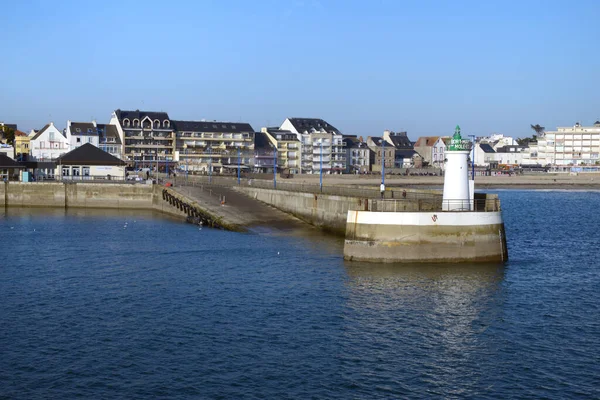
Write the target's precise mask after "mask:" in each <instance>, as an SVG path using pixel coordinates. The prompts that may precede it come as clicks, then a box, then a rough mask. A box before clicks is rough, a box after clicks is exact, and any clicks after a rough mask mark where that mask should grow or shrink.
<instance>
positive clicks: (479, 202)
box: [349, 197, 500, 212]
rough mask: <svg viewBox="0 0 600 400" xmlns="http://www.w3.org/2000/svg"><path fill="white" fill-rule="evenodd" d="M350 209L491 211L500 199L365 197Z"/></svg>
mask: <svg viewBox="0 0 600 400" xmlns="http://www.w3.org/2000/svg"><path fill="white" fill-rule="evenodd" d="M349 210H351V211H378V212H402V211H408V212H410V211H413V212H426V211H435V212H444V211H452V212H461V211H466V212H492V211H500V199H498V198H497V197H492V198H489V199H488V198H485V199H475V200H442V199H441V198H421V199H416V200H415V199H389V200H381V199H373V200H369V199H365V200H363V201H360V202H358V203H357V204H352V205H350V207H349Z"/></svg>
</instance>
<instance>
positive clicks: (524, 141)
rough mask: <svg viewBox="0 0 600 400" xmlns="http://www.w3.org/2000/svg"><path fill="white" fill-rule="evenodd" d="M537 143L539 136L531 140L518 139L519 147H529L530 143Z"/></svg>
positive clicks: (534, 136)
mask: <svg viewBox="0 0 600 400" xmlns="http://www.w3.org/2000/svg"><path fill="white" fill-rule="evenodd" d="M536 142H537V136H536V135H533V136H531V137H530V138H529V137H526V138H517V144H518V145H519V146H529V143H536Z"/></svg>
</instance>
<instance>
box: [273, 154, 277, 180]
mask: <svg viewBox="0 0 600 400" xmlns="http://www.w3.org/2000/svg"><path fill="white" fill-rule="evenodd" d="M273 188H274V189H277V146H275V150H274V151H273Z"/></svg>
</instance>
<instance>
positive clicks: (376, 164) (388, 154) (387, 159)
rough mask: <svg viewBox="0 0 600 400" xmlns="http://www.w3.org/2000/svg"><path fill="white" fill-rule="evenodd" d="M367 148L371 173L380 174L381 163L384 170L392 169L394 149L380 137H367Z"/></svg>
mask: <svg viewBox="0 0 600 400" xmlns="http://www.w3.org/2000/svg"><path fill="white" fill-rule="evenodd" d="M367 146H369V149H371V171H374V172H381V165H382V161H383V165H384V168H386V169H391V168H394V162H395V159H396V149H395V148H394V146H391V145H389V144H388V143H387V142H386V141H385V140H384V139H383V138H382V137H376V136H369V137H368V138H367Z"/></svg>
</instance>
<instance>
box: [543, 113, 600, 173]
mask: <svg viewBox="0 0 600 400" xmlns="http://www.w3.org/2000/svg"><path fill="white" fill-rule="evenodd" d="M537 147H538V148H537V155H538V156H537V160H538V163H540V164H542V165H548V164H551V165H556V166H576V165H595V164H600V121H596V122H595V123H594V125H593V126H583V125H581V124H580V123H579V122H578V123H576V124H575V125H573V126H572V127H558V128H557V129H556V130H555V131H547V132H546V133H545V134H544V135H543V136H540V137H538V143H537Z"/></svg>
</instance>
